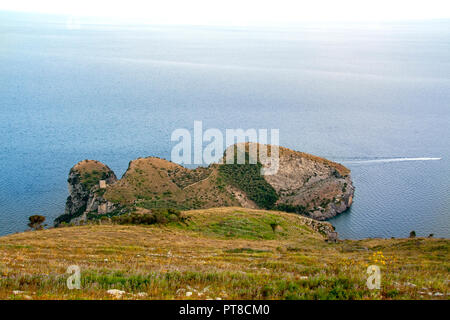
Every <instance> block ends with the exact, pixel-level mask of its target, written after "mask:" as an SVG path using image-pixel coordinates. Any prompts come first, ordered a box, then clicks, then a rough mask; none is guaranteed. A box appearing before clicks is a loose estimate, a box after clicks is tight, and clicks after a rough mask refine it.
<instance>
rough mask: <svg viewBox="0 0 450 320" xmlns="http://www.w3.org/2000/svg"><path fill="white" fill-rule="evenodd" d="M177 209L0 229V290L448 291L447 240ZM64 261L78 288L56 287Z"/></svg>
mask: <svg viewBox="0 0 450 320" xmlns="http://www.w3.org/2000/svg"><path fill="white" fill-rule="evenodd" d="M184 214H185V215H187V216H189V217H190V219H189V220H188V223H187V224H186V225H184V224H173V225H168V226H123V225H86V226H79V227H67V228H56V229H50V230H43V231H32V232H25V233H19V234H13V235H8V236H5V237H1V238H0V298H1V299H113V298H114V297H113V296H111V295H109V294H108V293H107V290H108V289H112V288H115V289H119V290H123V291H125V292H126V293H125V294H123V295H122V296H121V298H122V299H143V298H144V299H207V298H211V299H215V298H218V297H220V298H222V299H411V298H412V299H448V297H449V296H448V293H449V290H448V289H449V278H448V276H449V269H450V263H449V240H447V239H423V238H416V239H367V240H359V241H342V242H339V243H336V244H328V243H326V242H325V241H324V239H323V238H322V236H321V235H320V234H318V233H316V232H314V231H312V230H311V229H309V228H308V227H307V226H305V225H304V224H303V222H302V221H303V220H302V219H300V218H299V217H298V216H296V215H294V214H288V213H280V212H274V211H264V210H251V209H244V208H215V209H205V210H195V211H188V212H185V213H184ZM270 223H276V224H277V225H279V226H281V229H278V231H276V232H274V231H273V230H272V229H271V227H270ZM254 230H257V231H258V232H253V231H254ZM369 264H377V265H379V266H380V267H381V272H382V288H381V290H368V289H367V287H366V278H367V275H366V269H367V266H368V265H369ZM70 265H78V266H79V267H80V268H81V280H82V287H81V289H80V290H69V289H67V287H66V279H67V278H68V276H69V275H68V274H66V273H65V272H66V269H67V267H68V266H70ZM13 291H21V292H16V294H14V293H13ZM187 292H192V295H190V296H188V295H187V294H186V293H187ZM138 293H140V295H138ZM441 294H442V295H441Z"/></svg>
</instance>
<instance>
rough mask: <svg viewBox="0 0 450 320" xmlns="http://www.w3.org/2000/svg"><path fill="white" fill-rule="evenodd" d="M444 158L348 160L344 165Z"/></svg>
mask: <svg viewBox="0 0 450 320" xmlns="http://www.w3.org/2000/svg"><path fill="white" fill-rule="evenodd" d="M437 160H442V158H387V159H370V160H348V161H342V163H349V164H359V163H361V164H363V163H389V162H403V161H437Z"/></svg>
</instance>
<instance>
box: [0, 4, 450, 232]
mask: <svg viewBox="0 0 450 320" xmlns="http://www.w3.org/2000/svg"><path fill="white" fill-rule="evenodd" d="M194 121H202V124H203V127H204V129H208V128H217V129H219V130H221V131H223V132H225V130H226V129H237V128H242V129H250V128H254V129H268V130H270V129H279V143H280V145H282V146H285V147H288V148H291V149H295V150H299V151H303V152H308V153H311V154H314V155H318V156H321V157H325V158H328V159H331V160H334V161H337V162H340V163H342V164H344V165H346V166H347V167H348V168H350V169H351V171H352V178H353V181H354V186H355V188H356V190H355V198H354V203H353V205H352V207H351V209H349V210H348V211H346V212H344V213H342V214H340V215H338V216H337V217H335V218H333V219H331V220H330V222H331V223H332V224H333V225H334V226H335V227H336V230H337V232H338V233H339V236H340V237H341V238H343V239H362V238H368V237H370V238H376V237H384V238H390V237H408V235H409V233H410V231H412V230H414V231H415V232H416V234H417V235H418V236H428V235H429V234H434V236H435V237H445V238H448V237H450V20H430V21H397V22H395V21H393V22H383V23H346V24H344V23H332V24H323V23H308V24H298V25H277V26H251V27H248V26H247V27H238V26H233V27H229V26H228V27H221V26H201V25H198V26H184V25H152V24H151V23H147V24H146V23H133V22H126V23H125V22H123V21H120V22H114V21H99V20H96V19H94V18H89V19H83V18H80V17H70V16H56V15H41V14H25V13H13V12H6V11H4V12H0V235H6V234H11V233H15V232H21V231H24V230H25V229H27V219H28V217H29V216H30V215H33V214H39V215H44V216H45V217H46V219H47V220H46V221H47V224H48V225H49V226H51V225H52V224H53V220H54V218H56V217H57V216H58V215H60V214H62V213H64V206H65V200H66V198H67V196H68V190H67V176H68V173H69V170H70V168H71V167H72V166H73V165H74V164H75V163H77V162H78V161H80V160H84V159H95V160H99V161H102V162H103V163H105V164H107V165H108V166H109V167H110V168H111V169H113V170H114V171H115V173H116V175H117V176H119V177H120V176H121V175H122V174H123V173H124V172H125V170H126V169H127V167H128V163H129V161H130V160H133V159H135V158H138V157H145V156H158V157H163V158H166V159H170V156H171V150H172V148H173V146H174V144H175V143H174V142H173V141H171V134H172V132H173V131H174V130H176V129H179V128H186V129H188V130H192V129H193V126H194Z"/></svg>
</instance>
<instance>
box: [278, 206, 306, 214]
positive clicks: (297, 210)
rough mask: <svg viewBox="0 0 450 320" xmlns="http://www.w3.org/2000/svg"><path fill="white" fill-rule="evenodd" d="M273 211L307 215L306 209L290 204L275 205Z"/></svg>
mask: <svg viewBox="0 0 450 320" xmlns="http://www.w3.org/2000/svg"><path fill="white" fill-rule="evenodd" d="M274 209H275V210H278V211H285V212H292V213H298V214H303V215H306V214H307V213H308V211H307V210H306V208H305V207H304V206H300V205H298V206H293V205H291V204H287V203H280V204H278V205H276V206H275V207H274Z"/></svg>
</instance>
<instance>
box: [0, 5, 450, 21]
mask: <svg viewBox="0 0 450 320" xmlns="http://www.w3.org/2000/svg"><path fill="white" fill-rule="evenodd" d="M0 10H17V11H31V12H42V13H58V14H70V15H74V16H99V17H110V18H121V19H131V20H133V19H135V20H137V21H140V22H142V21H145V22H148V23H158V24H161V23H163V24H172V23H175V24H206V25H255V24H261V25H264V24H278V23H301V22H305V21H319V22H327V21H351V22H353V21H364V22H381V21H386V20H411V19H439V18H450V1H449V0H308V1H303V0H159V1H152V0H147V1H140V0H126V1H123V0H122V1H121V0H119V1H117V0H116V1H114V0H39V1H36V0H14V1H3V3H0Z"/></svg>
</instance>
